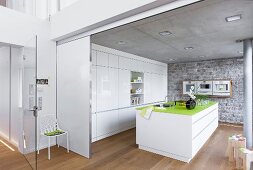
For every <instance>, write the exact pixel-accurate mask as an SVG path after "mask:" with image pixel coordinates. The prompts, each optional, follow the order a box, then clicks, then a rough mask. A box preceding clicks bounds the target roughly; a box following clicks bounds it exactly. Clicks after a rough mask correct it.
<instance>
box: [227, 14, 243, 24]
mask: <svg viewBox="0 0 253 170" xmlns="http://www.w3.org/2000/svg"><path fill="white" fill-rule="evenodd" d="M240 19H242V15H241V14H239V15H234V16H230V17H226V21H227V22H233V21H236V20H240Z"/></svg>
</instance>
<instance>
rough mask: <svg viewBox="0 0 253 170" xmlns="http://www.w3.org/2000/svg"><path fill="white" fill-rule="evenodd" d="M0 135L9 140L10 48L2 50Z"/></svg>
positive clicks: (0, 62) (0, 66) (0, 61)
mask: <svg viewBox="0 0 253 170" xmlns="http://www.w3.org/2000/svg"><path fill="white" fill-rule="evenodd" d="M0 79H1V83H0V94H1V97H0V135H1V136H2V137H4V138H5V139H9V115H10V110H9V109H10V108H9V106H10V105H9V103H10V47H1V48H0Z"/></svg>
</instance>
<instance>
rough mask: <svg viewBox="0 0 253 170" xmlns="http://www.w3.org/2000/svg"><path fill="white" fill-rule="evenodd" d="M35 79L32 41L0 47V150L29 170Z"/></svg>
mask: <svg viewBox="0 0 253 170" xmlns="http://www.w3.org/2000/svg"><path fill="white" fill-rule="evenodd" d="M36 78H37V38H36V37H34V38H32V39H30V40H29V41H28V42H27V44H26V45H25V46H24V47H20V46H12V45H9V44H3V43H0V79H1V83H0V94H1V95H0V96H1V97H0V142H2V143H4V144H6V147H5V146H4V145H2V146H4V148H0V149H1V150H2V149H4V150H6V151H8V152H9V153H10V154H11V152H17V154H19V153H20V154H21V155H24V158H25V159H24V160H23V164H28V163H29V164H30V166H31V167H32V168H33V169H37V154H36V151H37V85H36ZM8 148H9V149H8ZM1 154H4V153H2V152H0V157H4V156H5V155H1ZM5 154H6V153H5ZM7 156H8V154H7ZM10 161H11V160H10ZM27 162H28V163H27ZM0 169H1V166H0Z"/></svg>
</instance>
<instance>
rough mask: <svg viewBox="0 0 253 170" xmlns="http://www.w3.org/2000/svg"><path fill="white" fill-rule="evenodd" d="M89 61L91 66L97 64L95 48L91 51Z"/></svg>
mask: <svg viewBox="0 0 253 170" xmlns="http://www.w3.org/2000/svg"><path fill="white" fill-rule="evenodd" d="M91 62H92V65H93V66H95V65H97V51H96V50H92V51H91Z"/></svg>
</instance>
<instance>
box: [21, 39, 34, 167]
mask: <svg viewBox="0 0 253 170" xmlns="http://www.w3.org/2000/svg"><path fill="white" fill-rule="evenodd" d="M22 57H23V63H22V68H21V73H22V79H21V81H22V83H21V84H22V87H21V89H22V129H23V133H22V137H21V139H22V141H21V143H22V145H23V154H24V156H25V158H26V160H27V161H28V163H29V164H30V165H31V167H32V168H33V169H37V85H36V80H37V37H34V38H32V39H30V40H29V41H28V43H27V44H26V45H25V46H24V47H23V55H22ZM21 148H22V147H21Z"/></svg>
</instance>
